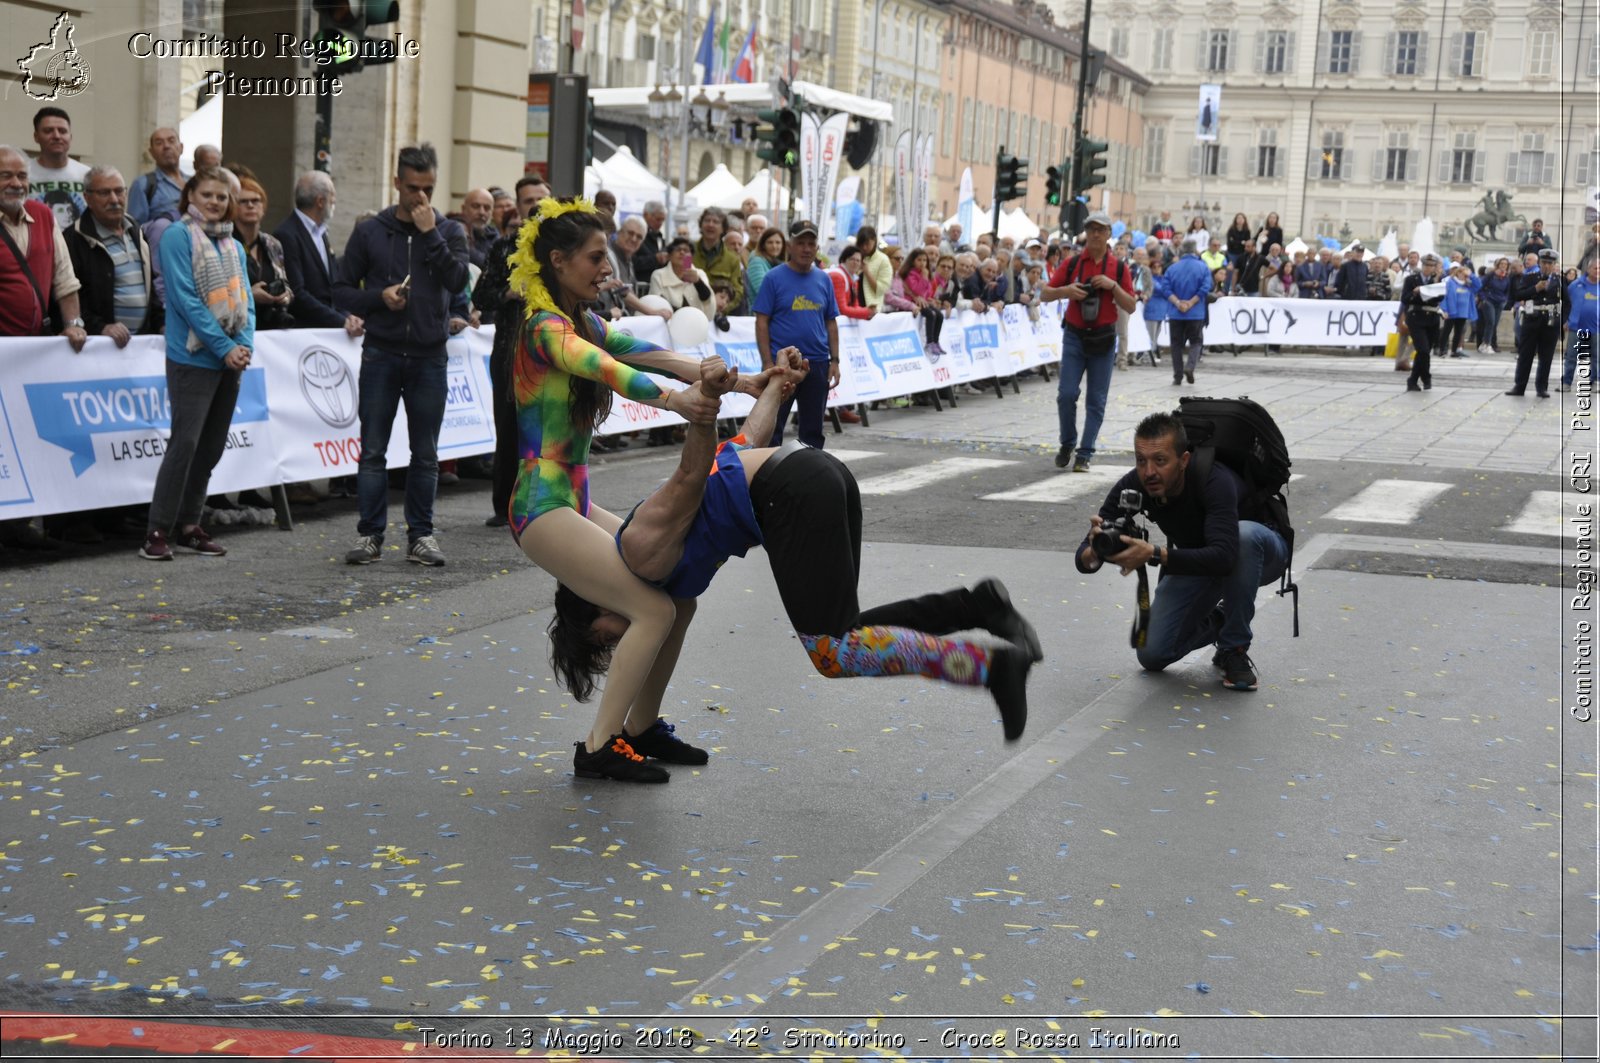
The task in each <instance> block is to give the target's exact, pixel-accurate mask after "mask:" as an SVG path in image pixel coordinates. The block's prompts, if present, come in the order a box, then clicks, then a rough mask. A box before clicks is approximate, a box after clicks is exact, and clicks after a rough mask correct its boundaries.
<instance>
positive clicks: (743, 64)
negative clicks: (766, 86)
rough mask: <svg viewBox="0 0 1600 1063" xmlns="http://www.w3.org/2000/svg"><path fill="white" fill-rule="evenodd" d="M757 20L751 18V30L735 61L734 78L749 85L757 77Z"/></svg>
mask: <svg viewBox="0 0 1600 1063" xmlns="http://www.w3.org/2000/svg"><path fill="white" fill-rule="evenodd" d="M757 47H758V45H757V44H756V21H755V20H754V19H751V20H750V32H749V34H747V35H746V36H745V39H744V45H743V47H741V48H740V49H739V55H738V57H737V58H735V59H734V61H733V80H734V81H738V82H740V83H742V84H745V85H748V84H750V83H751V82H753V81H755V79H756V48H757Z"/></svg>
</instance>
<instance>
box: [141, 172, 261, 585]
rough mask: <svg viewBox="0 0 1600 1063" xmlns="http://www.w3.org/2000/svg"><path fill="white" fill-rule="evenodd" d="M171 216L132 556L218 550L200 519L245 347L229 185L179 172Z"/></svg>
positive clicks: (246, 357)
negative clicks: (144, 493)
mask: <svg viewBox="0 0 1600 1063" xmlns="http://www.w3.org/2000/svg"><path fill="white" fill-rule="evenodd" d="M178 218H179V220H178V221H177V222H175V223H174V224H172V225H171V226H170V227H168V228H167V230H166V231H165V232H164V233H162V235H161V247H160V252H159V253H160V256H161V273H162V276H164V277H165V278H166V282H167V285H166V286H167V299H166V301H167V400H168V403H169V405H170V407H171V409H172V436H171V438H170V439H169V440H168V441H167V450H166V453H165V454H164V455H163V456H162V459H161V471H160V472H158V473H156V486H155V492H154V494H153V495H152V496H151V498H150V520H149V525H148V531H147V532H146V535H145V540H144V545H143V546H141V547H140V548H139V556H140V557H142V558H145V559H146V560H149V561H171V560H172V548H173V547H174V546H178V547H182V548H183V549H185V550H192V551H194V552H195V553H197V554H199V555H200V556H202V557H221V556H222V555H223V554H226V553H227V551H226V550H224V549H223V548H222V547H221V546H219V545H218V544H217V543H216V542H214V541H213V540H212V538H211V536H209V535H207V534H206V530H205V529H204V528H202V527H201V526H200V511H201V509H202V508H203V507H204V505H205V501H206V488H207V486H208V485H209V484H210V482H211V470H212V469H214V468H216V465H217V462H218V461H219V460H221V458H222V451H223V449H224V448H225V447H226V446H227V443H228V426H229V425H230V424H231V423H232V422H233V407H234V403H235V401H236V400H237V399H238V397H239V378H240V376H241V375H242V374H243V373H244V371H245V369H246V368H247V367H248V366H249V365H250V351H251V348H252V347H254V346H255V327H256V305H255V300H254V299H253V298H252V297H251V295H250V282H249V280H248V279H247V278H248V277H249V267H248V266H247V264H246V262H245V251H244V245H243V244H241V243H239V241H238V240H236V239H235V238H234V235H233V221H232V218H233V193H232V186H231V185H230V184H229V182H228V180H227V178H226V177H224V176H223V175H222V173H221V172H220V171H218V170H201V171H199V172H198V173H196V174H195V175H194V176H193V177H191V178H189V181H188V183H187V184H185V185H184V186H183V193H182V195H181V196H180V197H179V199H178Z"/></svg>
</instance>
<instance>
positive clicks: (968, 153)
mask: <svg viewBox="0 0 1600 1063" xmlns="http://www.w3.org/2000/svg"><path fill="white" fill-rule="evenodd" d="M974 106H975V104H974V101H972V100H962V101H961V158H962V159H963V160H964V161H966V162H971V161H972V125H973V122H972V109H973V107H974Z"/></svg>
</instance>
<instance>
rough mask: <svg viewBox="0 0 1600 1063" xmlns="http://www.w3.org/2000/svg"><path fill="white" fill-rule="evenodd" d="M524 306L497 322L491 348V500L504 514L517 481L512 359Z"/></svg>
mask: <svg viewBox="0 0 1600 1063" xmlns="http://www.w3.org/2000/svg"><path fill="white" fill-rule="evenodd" d="M521 306H522V303H521V302H520V301H518V302H517V307H518V314H517V320H516V322H515V323H510V324H508V323H506V322H502V321H498V320H497V321H496V322H495V330H494V346H493V347H492V348H490V350H489V390H490V403H491V409H493V410H494V466H493V470H492V472H491V473H490V479H491V482H492V483H493V485H494V486H493V490H492V493H491V495H490V504H491V505H492V506H493V507H494V511H495V512H496V513H498V514H500V515H501V516H502V517H503V516H505V515H506V510H507V509H509V508H511V493H512V491H513V490H514V489H515V487H516V485H517V461H518V450H517V403H516V398H515V396H513V395H512V393H511V361H512V359H513V358H514V357H516V353H517V337H518V335H520V332H521V325H522V320H521Z"/></svg>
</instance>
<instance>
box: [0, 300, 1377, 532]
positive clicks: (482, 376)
mask: <svg viewBox="0 0 1600 1063" xmlns="http://www.w3.org/2000/svg"><path fill="white" fill-rule="evenodd" d="M1061 308H1062V304H1060V303H1055V304H1046V305H1045V306H1042V307H1040V310H1039V315H1038V318H1037V320H1034V319H1032V318H1031V317H1030V315H1029V314H1028V313H1027V311H1026V310H1024V309H1022V308H1021V307H1014V306H1012V307H1005V308H1004V309H1003V310H1002V311H995V310H990V311H987V312H985V313H982V314H975V313H972V312H971V311H959V312H957V313H955V314H952V315H951V316H950V317H949V318H948V319H947V320H946V322H945V324H944V328H943V330H942V333H941V337H940V345H941V346H942V347H943V348H944V349H945V354H944V355H943V356H942V357H938V358H936V359H934V360H933V361H932V362H930V360H929V358H928V356H927V355H926V354H925V353H924V351H923V345H922V335H921V331H920V321H919V319H918V318H917V317H916V316H915V315H912V314H903V313H900V314H879V315H878V316H876V317H874V318H871V319H869V320H866V321H856V320H852V319H849V318H841V319H840V320H839V342H840V348H841V350H840V354H841V356H842V365H841V377H840V381H839V385H838V386H837V387H835V388H833V389H831V390H830V392H829V396H828V404H829V405H830V406H841V405H853V404H855V403H858V402H871V401H873V400H875V399H886V398H894V397H897V396H900V395H910V394H914V393H916V392H920V391H928V390H930V389H932V388H935V387H946V386H949V385H951V384H959V383H976V382H981V381H988V380H992V379H993V378H994V377H995V376H997V375H1002V376H1003V375H1009V374H1010V373H1013V372H1016V371H1017V370H1018V369H1022V368H1027V367H1030V366H1037V365H1042V364H1046V363H1050V362H1055V361H1059V360H1060V357H1061V327H1060V313H1061ZM1394 312H1395V304H1394V303H1386V302H1340V301H1336V300H1312V299H1265V298H1231V297H1230V298H1227V299H1221V300H1218V301H1217V302H1216V303H1215V304H1213V305H1212V307H1211V324H1210V326H1209V327H1208V328H1207V329H1206V337H1205V338H1206V343H1207V344H1212V345H1215V344H1230V343H1231V344H1239V345H1241V346H1258V345H1262V344H1268V343H1272V344H1284V345H1292V346H1299V347H1329V346H1332V347H1371V346H1377V345H1379V344H1381V343H1383V342H1384V340H1385V339H1386V338H1387V337H1388V335H1389V334H1390V333H1391V332H1393V331H1394ZM729 326H730V327H729V329H728V331H726V332H722V331H719V330H716V329H715V327H713V331H712V334H711V335H710V337H708V338H707V340H706V342H705V343H704V344H702V345H700V346H699V347H697V348H693V349H690V350H685V351H682V352H680V353H683V354H688V355H691V356H699V357H708V356H710V355H712V354H716V355H718V356H720V357H721V358H722V359H723V360H724V361H726V362H728V363H729V364H730V365H736V366H737V367H738V368H739V370H740V371H741V372H742V373H749V374H752V375H753V374H755V373H759V372H760V367H761V366H760V363H761V359H760V354H759V352H758V351H757V349H756V344H755V320H754V319H753V318H748V317H745V318H732V319H730V321H729ZM1128 326H1129V328H1128V338H1129V341H1130V342H1129V349H1130V350H1131V351H1135V352H1138V351H1144V350H1147V349H1149V339H1148V332H1147V329H1146V328H1145V324H1144V321H1143V315H1142V314H1139V313H1136V315H1135V317H1134V318H1133V319H1130V320H1129V322H1128ZM620 327H622V328H623V329H625V330H627V331H628V332H630V333H632V334H633V335H636V336H639V337H640V338H642V339H645V340H648V341H650V342H652V343H656V344H660V345H661V346H663V347H668V346H670V343H671V339H670V337H669V336H668V334H667V328H666V323H665V322H663V321H662V320H661V319H660V318H655V317H641V318H628V319H625V320H624V321H622V322H621V323H620ZM493 338H494V333H493V330H492V329H489V328H484V329H468V330H466V331H465V332H463V333H461V334H460V335H459V336H456V337H454V338H452V339H451V341H450V343H449V345H448V355H449V366H448V370H447V372H448V385H447V386H448V389H449V390H448V397H447V402H446V408H445V417H444V424H443V426H442V428H441V430H440V435H439V456H440V458H441V459H449V458H462V457H467V456H469V455H473V454H485V453H488V452H490V451H491V450H493V447H494V418H493V414H492V402H491V399H490V385H489V365H488V362H489V349H490V346H491V345H492V343H493ZM0 359H3V360H4V364H5V367H6V371H5V373H4V374H3V376H0V520H3V519H8V518H13V517H31V516H36V515H39V514H47V513H66V512H72V511H75V510H81V509H95V508H102V507H108V506H123V505H134V504H138V503H142V502H148V501H149V500H150V494H151V491H152V489H153V488H154V486H155V477H156V471H157V470H158V469H159V468H160V465H161V457H162V455H163V454H164V453H165V450H166V440H167V437H168V435H169V434H170V426H171V418H170V404H169V402H168V399H167V382H166V350H165V344H164V341H163V340H162V338H160V337H153V336H140V337H135V338H134V339H133V340H132V341H131V342H130V343H129V344H128V346H127V347H126V348H125V349H123V350H118V349H117V348H116V346H115V344H113V343H112V342H111V340H109V339H106V338H104V337H98V336H97V337H93V338H91V339H90V340H89V342H88V344H87V345H86V346H85V347H84V350H83V353H82V354H78V355H73V354H71V353H70V348H68V347H67V346H66V344H65V342H64V341H63V340H61V339H59V338H55V337H51V338H46V339H9V338H8V339H0ZM360 375H361V346H360V344H358V343H355V342H352V341H351V340H349V339H348V338H347V337H346V336H345V334H344V332H343V331H342V330H339V329H288V330H283V331H274V332H260V333H257V334H256V350H255V359H254V365H253V367H252V368H251V369H249V370H247V371H246V372H245V374H244V376H243V378H242V379H241V382H240V392H239V401H238V404H237V406H236V408H235V412H234V419H233V426H232V429H231V430H230V432H229V436H228V449H227V450H226V451H225V452H224V454H223V457H222V460H221V462H219V463H218V465H217V469H216V471H215V473H214V474H213V476H212V481H211V490H212V491H213V492H221V491H235V490H243V489H246V488H253V487H264V486H268V485H271V484H276V483H292V482H294V481H297V480H309V479H318V478H321V477H324V476H345V475H350V474H352V473H354V472H355V470H356V466H357V463H358V462H359V460H360V456H361V424H360V416H359V406H358V403H357V394H358V389H359V385H360ZM657 379H658V380H659V379H660V378H657ZM663 384H664V386H669V387H679V386H682V385H678V384H675V383H673V382H671V381H663ZM751 405H752V400H751V399H750V397H749V396H746V395H737V394H736V395H729V396H726V397H725V398H724V399H723V413H724V415H726V416H728V417H742V416H744V415H745V414H747V413H748V412H749V410H750V407H751ZM681 423H682V419H681V418H679V417H678V416H677V415H676V414H671V413H667V412H665V411H663V410H657V409H654V408H652V407H648V406H643V405H640V404H639V403H636V402H631V401H628V400H625V399H620V398H619V399H617V400H615V401H614V402H613V404H612V412H611V416H610V417H609V418H608V419H607V420H606V422H605V424H604V425H602V426H601V429H600V434H612V433H618V432H631V431H637V430H640V429H646V428H654V427H658V426H664V425H675V424H681ZM386 457H387V461H388V464H389V467H390V468H399V467H401V466H404V465H405V464H406V463H407V462H408V461H409V458H410V453H409V449H408V446H407V436H406V420H405V409H404V406H403V405H402V407H401V408H400V409H399V410H398V411H397V412H396V416H395V423H394V430H393V433H392V435H391V436H390V445H389V450H388V453H387V455H386Z"/></svg>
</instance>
